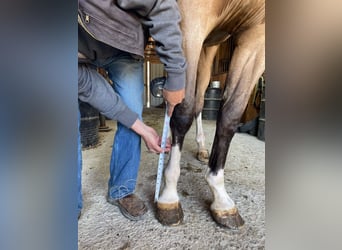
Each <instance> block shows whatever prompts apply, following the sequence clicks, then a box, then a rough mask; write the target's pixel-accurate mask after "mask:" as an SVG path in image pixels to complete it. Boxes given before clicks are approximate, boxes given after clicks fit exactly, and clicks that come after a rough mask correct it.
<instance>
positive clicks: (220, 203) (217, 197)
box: [205, 168, 235, 211]
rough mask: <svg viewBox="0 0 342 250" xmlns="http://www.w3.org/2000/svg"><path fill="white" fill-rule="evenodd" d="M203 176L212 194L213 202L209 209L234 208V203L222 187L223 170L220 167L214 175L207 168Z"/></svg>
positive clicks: (222, 209)
mask: <svg viewBox="0 0 342 250" xmlns="http://www.w3.org/2000/svg"><path fill="white" fill-rule="evenodd" d="M205 177H206V180H207V182H208V184H209V187H210V189H211V191H212V193H213V195H214V202H213V203H212V204H211V206H210V208H211V210H219V211H225V210H229V209H232V208H234V207H235V203H234V201H233V200H232V199H231V198H230V197H229V195H228V194H227V192H226V189H225V187H224V170H223V169H220V170H219V171H218V173H217V175H216V176H215V175H213V174H212V173H210V169H209V168H207V172H206V176H205Z"/></svg>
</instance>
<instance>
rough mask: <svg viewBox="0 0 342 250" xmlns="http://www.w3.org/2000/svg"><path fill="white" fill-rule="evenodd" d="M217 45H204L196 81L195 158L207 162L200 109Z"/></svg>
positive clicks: (207, 156) (207, 153)
mask: <svg viewBox="0 0 342 250" xmlns="http://www.w3.org/2000/svg"><path fill="white" fill-rule="evenodd" d="M218 47H219V45H215V46H210V47H204V48H203V49H202V51H201V56H200V59H199V62H198V69H197V83H196V86H197V87H196V88H197V89H196V106H195V109H196V110H195V115H196V142H197V147H198V151H197V159H198V160H199V161H202V162H208V159H209V151H208V150H207V148H206V147H205V136H204V132H203V127H202V109H203V104H204V94H205V91H206V89H207V87H208V85H209V81H210V75H211V66H212V64H213V61H214V57H215V55H216V52H217V49H218Z"/></svg>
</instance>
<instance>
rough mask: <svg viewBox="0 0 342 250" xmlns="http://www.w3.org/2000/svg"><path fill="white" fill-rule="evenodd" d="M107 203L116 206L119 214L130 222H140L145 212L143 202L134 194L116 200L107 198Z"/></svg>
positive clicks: (145, 208)
mask: <svg viewBox="0 0 342 250" xmlns="http://www.w3.org/2000/svg"><path fill="white" fill-rule="evenodd" d="M107 201H108V202H109V203H110V204H112V205H115V206H118V207H119V209H120V211H121V213H122V214H123V215H124V216H125V217H126V218H128V219H130V220H141V219H142V217H143V215H144V214H145V213H146V212H147V207H146V206H145V204H144V202H143V201H142V200H141V199H140V198H139V197H138V196H136V195H135V194H130V195H127V196H126V197H123V198H121V199H118V200H114V199H113V198H110V197H107Z"/></svg>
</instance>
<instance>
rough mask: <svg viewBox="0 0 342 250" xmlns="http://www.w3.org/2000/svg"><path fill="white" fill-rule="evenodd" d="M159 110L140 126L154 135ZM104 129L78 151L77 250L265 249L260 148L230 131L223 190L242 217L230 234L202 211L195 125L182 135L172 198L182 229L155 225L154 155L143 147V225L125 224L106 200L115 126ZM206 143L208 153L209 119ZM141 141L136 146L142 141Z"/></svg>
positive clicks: (206, 192)
mask: <svg viewBox="0 0 342 250" xmlns="http://www.w3.org/2000/svg"><path fill="white" fill-rule="evenodd" d="M163 119H164V110H163V109H158V108H151V109H146V110H144V121H145V122H146V123H147V124H148V125H151V126H153V127H154V128H155V129H156V130H157V131H158V132H159V133H160V134H161V131H162V125H163ZM106 125H107V126H109V127H110V128H112V130H111V131H110V132H101V133H100V140H99V141H100V142H99V144H98V145H97V146H96V147H94V148H89V149H84V150H83V202H84V208H83V210H82V216H81V218H80V219H79V222H78V230H79V231H78V235H79V239H78V247H79V249H264V248H265V143H264V142H263V141H260V140H258V139H257V138H256V137H253V136H250V135H248V134H236V135H235V136H234V138H233V141H232V143H231V147H230V152H229V155H228V158H227V162H226V167H225V185H226V189H227V192H228V194H229V195H230V197H231V198H232V199H233V200H234V201H235V203H236V204H237V207H238V209H239V212H240V214H241V216H242V217H243V219H244V220H245V226H244V227H243V228H242V229H241V230H239V231H232V230H228V229H226V228H222V227H220V226H218V225H217V224H216V223H215V222H214V221H213V220H212V218H211V216H210V213H209V210H208V209H209V206H210V201H211V200H212V196H211V193H210V189H209V187H208V185H207V183H206V181H205V179H204V173H205V168H206V165H205V164H203V163H201V162H199V161H197V160H196V158H195V155H196V142H195V131H196V126H195V123H194V124H193V126H192V127H191V129H190V131H189V132H188V134H187V135H186V138H185V141H184V146H183V151H182V152H183V153H182V160H181V176H180V179H179V182H178V193H179V196H180V200H181V203H182V207H183V211H184V222H183V224H181V225H179V226H176V227H167V226H163V225H161V224H160V223H159V222H158V221H157V219H156V218H155V207H154V202H153V199H154V190H155V179H156V175H157V164H158V155H156V154H151V153H148V152H147V149H146V147H145V145H144V144H143V145H142V161H141V166H140V172H139V179H138V184H137V190H136V193H137V194H138V195H139V196H140V197H141V198H142V199H144V200H145V201H146V205H147V206H148V208H149V211H148V213H147V214H146V215H145V217H144V220H142V221H137V222H134V221H130V220H128V219H126V218H125V217H123V216H122V215H121V213H120V211H119V209H118V208H117V207H115V206H113V205H111V204H109V203H107V202H106V199H105V195H106V192H107V181H108V175H109V170H108V166H109V161H110V155H111V147H112V141H113V136H114V132H115V128H116V122H113V121H106ZM203 127H204V130H205V134H206V140H207V142H206V144H207V147H208V149H210V148H211V145H212V139H213V137H214V134H215V121H208V120H205V121H203ZM142 143H143V142H142Z"/></svg>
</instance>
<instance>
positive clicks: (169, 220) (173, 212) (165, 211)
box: [157, 202, 184, 226]
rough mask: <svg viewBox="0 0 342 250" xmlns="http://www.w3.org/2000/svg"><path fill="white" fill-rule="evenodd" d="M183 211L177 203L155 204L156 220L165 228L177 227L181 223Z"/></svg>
mask: <svg viewBox="0 0 342 250" xmlns="http://www.w3.org/2000/svg"><path fill="white" fill-rule="evenodd" d="M183 217H184V215H183V210H182V206H181V204H180V203H179V202H177V203H173V204H162V203H157V219H158V221H159V222H160V223H161V224H163V225H167V226H177V225H179V224H180V223H182V222H183Z"/></svg>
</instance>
